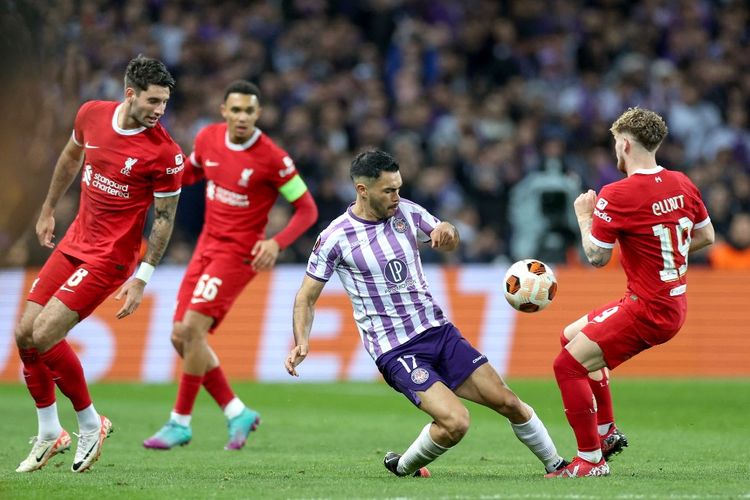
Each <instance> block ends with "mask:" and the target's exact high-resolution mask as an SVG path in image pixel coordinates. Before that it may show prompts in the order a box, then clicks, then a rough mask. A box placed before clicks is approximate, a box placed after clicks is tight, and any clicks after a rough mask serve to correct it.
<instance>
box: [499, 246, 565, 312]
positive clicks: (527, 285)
mask: <svg viewBox="0 0 750 500" xmlns="http://www.w3.org/2000/svg"><path fill="white" fill-rule="evenodd" d="M503 287H504V288H503V292H505V298H506V299H507V300H508V303H509V304H510V305H511V306H513V308H514V309H517V310H519V311H521V312H525V313H533V312H537V311H541V310H542V309H544V308H545V307H547V306H548V305H549V303H550V302H552V299H554V298H555V294H557V279H555V274H554V273H553V272H552V269H551V268H550V267H549V266H548V265H547V264H545V263H544V262H542V261H540V260H536V259H524V260H519V261H518V262H516V263H515V264H513V265H512V266H510V267H509V268H508V270H507V271H506V273H505V280H504V281H503Z"/></svg>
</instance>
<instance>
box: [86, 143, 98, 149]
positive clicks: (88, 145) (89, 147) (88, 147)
mask: <svg viewBox="0 0 750 500" xmlns="http://www.w3.org/2000/svg"><path fill="white" fill-rule="evenodd" d="M86 149H99V146H92V145H91V144H89V143H88V141H86Z"/></svg>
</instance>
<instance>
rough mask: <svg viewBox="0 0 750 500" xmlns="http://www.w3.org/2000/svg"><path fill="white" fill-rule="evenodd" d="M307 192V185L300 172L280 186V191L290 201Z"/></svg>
mask: <svg viewBox="0 0 750 500" xmlns="http://www.w3.org/2000/svg"><path fill="white" fill-rule="evenodd" d="M306 192H307V185H306V184H305V181H303V180H302V177H300V176H299V174H297V175H295V176H294V177H292V178H291V179H289V181H287V183H286V184H284V185H283V186H281V187H280V188H279V193H281V196H283V197H284V199H285V200H286V201H288V202H289V203H293V202H295V201H297V200H298V199H300V197H301V196H302V195H303V194H305V193H306Z"/></svg>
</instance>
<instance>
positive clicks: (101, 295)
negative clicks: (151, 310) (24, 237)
mask: <svg viewBox="0 0 750 500" xmlns="http://www.w3.org/2000/svg"><path fill="white" fill-rule="evenodd" d="M127 279H128V278H127V277H123V276H115V275H112V274H111V273H109V272H107V271H104V270H102V269H101V267H97V266H96V265H95V264H86V263H85V262H83V261H82V260H80V259H76V258H75V257H71V256H69V255H65V254H64V253H62V252H61V251H59V250H57V249H55V250H54V251H53V252H52V255H50V256H49V258H48V259H47V262H46V263H45V264H44V267H42V270H41V271H39V275H38V276H37V278H36V280H34V283H33V284H32V285H31V290H30V291H29V295H28V297H27V298H26V299H27V300H30V301H31V302H36V303H37V304H40V305H42V306H44V305H46V304H47V302H48V301H49V299H50V298H51V297H56V298H57V299H59V300H60V302H62V303H63V304H65V305H66V306H67V307H68V309H70V310H71V311H75V312H77V313H78V319H79V320H82V319H83V318H85V317H86V316H88V315H89V314H91V313H92V312H94V309H96V308H97V307H99V304H101V303H102V302H104V299H106V298H107V297H109V296H110V295H112V293H114V292H115V290H117V289H118V288H119V287H120V285H122V284H123V283H125V281H127Z"/></svg>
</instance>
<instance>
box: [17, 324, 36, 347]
mask: <svg viewBox="0 0 750 500" xmlns="http://www.w3.org/2000/svg"><path fill="white" fill-rule="evenodd" d="M13 333H14V335H15V338H16V345H17V346H18V347H19V348H21V349H30V348H32V347H34V328H33V323H32V322H24V321H21V322H20V323H18V324H17V325H16V328H15V330H14V332H13Z"/></svg>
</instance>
